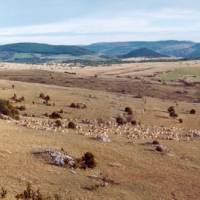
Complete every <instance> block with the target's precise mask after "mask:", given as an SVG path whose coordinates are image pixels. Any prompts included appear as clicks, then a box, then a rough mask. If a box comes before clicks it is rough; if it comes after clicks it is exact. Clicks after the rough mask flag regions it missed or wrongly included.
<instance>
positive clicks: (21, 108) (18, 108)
mask: <svg viewBox="0 0 200 200" xmlns="http://www.w3.org/2000/svg"><path fill="white" fill-rule="evenodd" d="M15 108H16V109H17V110H20V111H25V110H26V107H25V106H16V107H15Z"/></svg>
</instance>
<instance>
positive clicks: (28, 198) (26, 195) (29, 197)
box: [15, 184, 48, 200]
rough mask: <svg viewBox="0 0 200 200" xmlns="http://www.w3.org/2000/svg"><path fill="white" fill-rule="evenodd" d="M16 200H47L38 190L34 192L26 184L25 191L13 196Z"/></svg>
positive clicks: (29, 185)
mask: <svg viewBox="0 0 200 200" xmlns="http://www.w3.org/2000/svg"><path fill="white" fill-rule="evenodd" d="M15 198H16V199H17V200H19V199H22V200H47V199H48V198H45V197H44V196H43V195H42V194H41V193H40V191H39V190H36V191H34V190H33V189H32V186H31V184H27V187H26V189H25V190H24V191H23V192H22V193H19V194H17V195H16V196H15Z"/></svg>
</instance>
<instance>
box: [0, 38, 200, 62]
mask: <svg viewBox="0 0 200 200" xmlns="http://www.w3.org/2000/svg"><path fill="white" fill-rule="evenodd" d="M163 55H164V57H167V56H172V57H181V58H187V59H193V58H200V44H199V43H195V42H191V41H176V40H167V41H155V42H149V41H147V42H145V41H141V42H139V41H138V42H134V41H133V42H111V43H95V44H91V45H85V46H78V45H77V46H75V45H50V44H40V43H16V44H7V45H1V46H0V61H3V62H19V63H45V62H84V63H94V64H95V63H99V62H100V63H102V62H103V63H106V62H109V63H110V62H113V61H116V62H118V61H119V58H126V57H127V58H129V57H147V58H152V57H156V58H158V57H163Z"/></svg>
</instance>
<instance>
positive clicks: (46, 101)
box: [39, 93, 51, 106]
mask: <svg viewBox="0 0 200 200" xmlns="http://www.w3.org/2000/svg"><path fill="white" fill-rule="evenodd" d="M39 98H40V99H42V100H44V101H43V104H46V105H48V106H50V104H49V101H50V100H51V98H50V96H49V95H45V94H44V93H40V95H39Z"/></svg>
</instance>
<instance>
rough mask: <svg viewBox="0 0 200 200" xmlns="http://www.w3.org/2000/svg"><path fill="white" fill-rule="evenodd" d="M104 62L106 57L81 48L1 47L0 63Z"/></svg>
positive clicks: (40, 45) (28, 44)
mask: <svg viewBox="0 0 200 200" xmlns="http://www.w3.org/2000/svg"><path fill="white" fill-rule="evenodd" d="M76 60H81V61H82V60H83V61H85V60H86V61H87V60H91V61H92V62H96V61H104V60H106V58H105V57H103V56H99V55H98V54H97V53H95V52H92V51H90V50H88V49H84V48H83V47H79V46H70V45H49V44H39V43H16V44H8V45H2V46H0V61H6V62H19V63H44V62H69V61H76Z"/></svg>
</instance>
